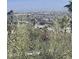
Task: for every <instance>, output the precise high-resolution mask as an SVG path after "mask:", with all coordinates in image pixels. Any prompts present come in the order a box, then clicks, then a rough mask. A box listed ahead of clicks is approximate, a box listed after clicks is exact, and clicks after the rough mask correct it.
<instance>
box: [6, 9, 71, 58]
mask: <svg viewBox="0 0 79 59" xmlns="http://www.w3.org/2000/svg"><path fill="white" fill-rule="evenodd" d="M53 14H54V15H53ZM7 15H8V19H7V20H8V21H7V37H8V38H7V40H8V41H7V47H8V50H7V52H8V55H7V57H8V59H71V58H72V38H71V37H72V32H71V29H72V26H71V25H72V24H71V21H72V20H71V17H70V15H68V14H67V13H62V14H61V13H60V14H57V13H55V12H52V14H44V13H42V14H41V13H39V12H37V13H35V12H34V13H30V14H28V13H27V14H16V13H14V12H13V11H10V12H9V13H8V14H7ZM48 16H50V17H51V18H50V17H48ZM53 17H54V18H53ZM43 18H44V19H43ZM46 18H47V19H48V21H47V19H46ZM49 18H50V19H49ZM41 19H42V20H44V21H42V20H41ZM36 25H37V26H36Z"/></svg>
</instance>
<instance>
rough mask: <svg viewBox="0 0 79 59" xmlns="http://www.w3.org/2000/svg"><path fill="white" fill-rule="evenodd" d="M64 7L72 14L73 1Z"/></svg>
mask: <svg viewBox="0 0 79 59" xmlns="http://www.w3.org/2000/svg"><path fill="white" fill-rule="evenodd" d="M64 7H67V8H68V10H69V12H72V1H69V4H68V5H65V6H64Z"/></svg>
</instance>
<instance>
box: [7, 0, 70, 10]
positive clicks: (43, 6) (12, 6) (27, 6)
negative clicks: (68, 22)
mask: <svg viewBox="0 0 79 59" xmlns="http://www.w3.org/2000/svg"><path fill="white" fill-rule="evenodd" d="M68 1H69V0H7V10H15V11H37V10H64V9H65V8H64V5H66V4H68Z"/></svg>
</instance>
